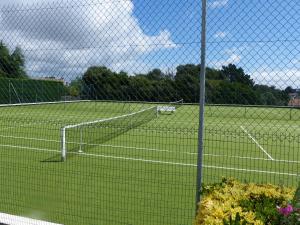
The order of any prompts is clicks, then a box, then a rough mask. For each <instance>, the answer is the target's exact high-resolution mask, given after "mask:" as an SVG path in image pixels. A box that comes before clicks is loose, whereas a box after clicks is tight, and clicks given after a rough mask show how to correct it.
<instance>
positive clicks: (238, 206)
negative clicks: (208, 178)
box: [195, 178, 295, 225]
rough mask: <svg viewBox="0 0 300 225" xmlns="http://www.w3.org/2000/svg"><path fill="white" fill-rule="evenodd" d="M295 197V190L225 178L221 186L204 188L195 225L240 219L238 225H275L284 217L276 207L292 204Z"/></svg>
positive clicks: (218, 184) (223, 222) (222, 222)
mask: <svg viewBox="0 0 300 225" xmlns="http://www.w3.org/2000/svg"><path fill="white" fill-rule="evenodd" d="M294 194H295V189H294V188H288V187H283V186H275V185H271V184H254V183H248V184H246V183H240V182H238V181H236V180H234V179H225V178H224V179H223V180H222V182H221V183H217V184H214V185H211V186H204V187H203V189H202V196H203V198H202V201H201V204H200V206H199V210H200V211H199V213H198V215H197V217H196V220H195V225H200V224H226V223H227V224H228V221H230V220H231V221H235V220H236V216H237V215H238V217H239V222H240V223H237V224H243V223H246V224H255V225H260V224H261V225H263V224H274V223H273V221H275V220H278V218H279V216H280V213H279V211H278V209H277V208H276V206H282V205H284V204H285V203H286V202H288V201H292V199H293V196H294ZM232 224H235V223H232Z"/></svg>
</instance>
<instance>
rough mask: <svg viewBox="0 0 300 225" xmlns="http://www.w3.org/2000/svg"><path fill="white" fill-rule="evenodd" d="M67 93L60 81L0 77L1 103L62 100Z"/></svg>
mask: <svg viewBox="0 0 300 225" xmlns="http://www.w3.org/2000/svg"><path fill="white" fill-rule="evenodd" d="M65 93H66V89H65V86H64V84H63V82H60V81H52V80H35V79H8V78H0V104H14V103H28V102H52V101H60V100H62V96H63V95H65Z"/></svg>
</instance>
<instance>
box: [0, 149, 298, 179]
mask: <svg viewBox="0 0 300 225" xmlns="http://www.w3.org/2000/svg"><path fill="white" fill-rule="evenodd" d="M0 146H3V147H10V148H19V149H28V150H33V151H41V152H45V151H47V152H60V151H59V150H53V149H43V148H32V147H25V146H16V145H0ZM69 154H73V155H79V156H93V157H100V158H110V159H120V160H128V161H141V162H148V163H154V164H167V165H175V166H176V165H177V166H187V167H197V164H191V163H179V162H168V161H160V160H150V159H141V158H131V157H121V156H111V155H98V154H91V153H79V152H70V153H69ZM203 167H204V168H213V169H222V170H234V171H245V172H254V173H266V174H275V175H287V176H299V175H298V174H295V173H283V172H275V171H267V170H252V169H242V168H234V167H223V166H207V165H203Z"/></svg>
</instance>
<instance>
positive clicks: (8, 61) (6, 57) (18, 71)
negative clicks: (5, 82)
mask: <svg viewBox="0 0 300 225" xmlns="http://www.w3.org/2000/svg"><path fill="white" fill-rule="evenodd" d="M0 76H1V77H8V78H26V77H27V75H26V72H25V57H24V55H23V53H22V49H21V48H20V47H16V48H15V50H14V51H13V53H12V54H10V52H9V49H8V48H7V46H6V45H5V44H4V43H3V42H0Z"/></svg>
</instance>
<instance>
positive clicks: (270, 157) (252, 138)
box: [240, 126, 274, 160]
mask: <svg viewBox="0 0 300 225" xmlns="http://www.w3.org/2000/svg"><path fill="white" fill-rule="evenodd" d="M240 127H241V129H242V130H243V131H244V132H245V133H246V134H247V135H248V136H249V137H250V139H251V140H252V141H253V142H254V143H255V144H256V145H257V146H258V147H259V148H260V149H261V150H262V151H263V152H264V153H265V154H266V155H267V156H268V157H269V159H271V160H274V159H273V157H272V156H271V155H270V154H269V153H268V152H267V151H266V150H265V149H264V148H263V147H262V146H261V145H260V144H259V143H258V142H257V140H255V139H254V137H252V135H251V134H250V133H249V132H248V131H247V130H246V129H245V128H244V127H243V126H240Z"/></svg>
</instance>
